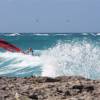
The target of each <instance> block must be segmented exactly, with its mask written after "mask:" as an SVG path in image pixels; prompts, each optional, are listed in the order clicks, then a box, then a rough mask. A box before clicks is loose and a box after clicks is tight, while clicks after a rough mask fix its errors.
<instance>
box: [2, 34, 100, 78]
mask: <svg viewBox="0 0 100 100" xmlns="http://www.w3.org/2000/svg"><path fill="white" fill-rule="evenodd" d="M0 39H4V40H6V41H8V42H9V43H11V44H14V45H16V46H17V47H19V48H21V49H22V50H23V51H26V50H27V49H28V48H30V47H31V48H33V51H34V55H33V56H32V55H28V54H23V53H12V52H8V51H4V50H2V49H0V76H9V77H30V76H32V75H35V76H48V77H57V76H64V75H65V76H83V77H85V78H89V79H100V33H0Z"/></svg>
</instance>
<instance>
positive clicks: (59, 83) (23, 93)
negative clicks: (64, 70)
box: [0, 76, 100, 100]
mask: <svg viewBox="0 0 100 100" xmlns="http://www.w3.org/2000/svg"><path fill="white" fill-rule="evenodd" d="M16 93H17V94H16ZM15 97H16V98H17V99H19V100H99V98H100V80H90V79H85V78H82V77H74V76H69V77H67V76H62V77H57V78H49V77H35V76H32V77H29V78H15V77H13V78H11V77H10V78H9V77H0V100H15Z"/></svg>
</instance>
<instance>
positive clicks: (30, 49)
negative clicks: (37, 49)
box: [25, 48, 34, 55]
mask: <svg viewBox="0 0 100 100" xmlns="http://www.w3.org/2000/svg"><path fill="white" fill-rule="evenodd" d="M25 53H26V54H29V55H34V53H33V49H32V48H28V50H27V51H26V52H25Z"/></svg>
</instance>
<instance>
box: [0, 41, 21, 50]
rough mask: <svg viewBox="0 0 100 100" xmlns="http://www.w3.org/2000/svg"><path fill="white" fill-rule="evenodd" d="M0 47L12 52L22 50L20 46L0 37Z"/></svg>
mask: <svg viewBox="0 0 100 100" xmlns="http://www.w3.org/2000/svg"><path fill="white" fill-rule="evenodd" d="M0 48H3V49H5V50H8V51H10V52H22V51H21V49H20V48H18V47H16V46H15V45H13V44H10V43H8V42H7V41H5V40H3V39H0Z"/></svg>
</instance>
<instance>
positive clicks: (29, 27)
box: [0, 0, 100, 32]
mask: <svg viewBox="0 0 100 100" xmlns="http://www.w3.org/2000/svg"><path fill="white" fill-rule="evenodd" d="M0 32H100V0H0Z"/></svg>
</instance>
